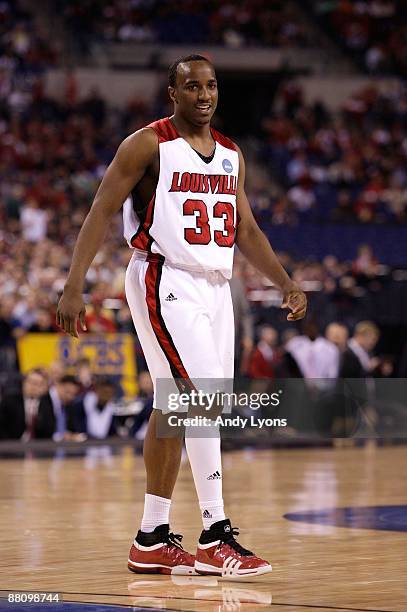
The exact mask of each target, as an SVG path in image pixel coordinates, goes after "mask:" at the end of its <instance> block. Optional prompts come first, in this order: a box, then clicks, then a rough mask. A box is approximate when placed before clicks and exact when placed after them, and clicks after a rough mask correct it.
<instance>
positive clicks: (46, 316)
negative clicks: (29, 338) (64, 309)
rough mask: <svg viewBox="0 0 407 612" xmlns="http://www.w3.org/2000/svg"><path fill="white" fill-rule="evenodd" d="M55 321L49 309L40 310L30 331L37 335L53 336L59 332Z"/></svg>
mask: <svg viewBox="0 0 407 612" xmlns="http://www.w3.org/2000/svg"><path fill="white" fill-rule="evenodd" d="M53 321H54V319H53V317H52V316H51V313H50V311H49V310H48V309H47V308H38V309H37V311H36V313H35V321H34V323H33V324H32V325H31V327H30V329H29V330H28V331H29V332H31V333H36V334H52V333H55V332H56V331H57V328H56V326H55V325H54V322H53Z"/></svg>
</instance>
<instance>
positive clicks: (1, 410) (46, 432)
mask: <svg viewBox="0 0 407 612" xmlns="http://www.w3.org/2000/svg"><path fill="white" fill-rule="evenodd" d="M54 430H55V415H54V411H53V405H52V401H51V398H50V396H49V394H48V378H47V374H46V372H45V371H44V370H41V369H39V368H35V369H32V370H30V371H29V372H27V374H26V375H25V376H24V380H23V384H22V392H21V393H18V394H15V395H5V396H4V397H3V399H2V400H1V402H0V438H1V439H9V440H20V439H21V440H23V441H28V440H33V439H39V438H48V439H51V438H52V435H53V433H54Z"/></svg>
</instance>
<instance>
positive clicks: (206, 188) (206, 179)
mask: <svg viewBox="0 0 407 612" xmlns="http://www.w3.org/2000/svg"><path fill="white" fill-rule="evenodd" d="M236 190H237V177H236V176H233V175H230V174H199V173H198V172H183V173H182V174H181V173H180V172H174V173H173V175H172V183H171V189H169V191H182V192H183V193H185V192H187V191H191V192H192V193H217V194H223V195H236Z"/></svg>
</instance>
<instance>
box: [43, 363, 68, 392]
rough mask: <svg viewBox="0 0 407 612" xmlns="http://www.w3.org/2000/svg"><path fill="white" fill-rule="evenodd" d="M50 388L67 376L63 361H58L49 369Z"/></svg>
mask: <svg viewBox="0 0 407 612" xmlns="http://www.w3.org/2000/svg"><path fill="white" fill-rule="evenodd" d="M47 374H48V380H49V386H50V387H53V386H54V385H55V384H56V383H57V382H59V381H60V380H61V378H62V377H63V376H64V375H65V364H64V363H63V361H60V360H59V359H56V360H55V361H53V362H52V363H51V364H50V365H49V366H48V369H47Z"/></svg>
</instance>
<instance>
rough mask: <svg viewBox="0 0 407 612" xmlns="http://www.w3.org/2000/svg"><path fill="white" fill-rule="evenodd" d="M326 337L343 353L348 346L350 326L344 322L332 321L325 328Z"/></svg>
mask: <svg viewBox="0 0 407 612" xmlns="http://www.w3.org/2000/svg"><path fill="white" fill-rule="evenodd" d="M325 338H326V339H327V340H329V342H332V344H334V345H335V346H336V347H337V349H338V350H339V353H343V352H344V351H346V349H347V346H348V338H349V332H348V328H347V327H346V325H343V324H342V323H337V322H333V323H330V324H329V325H328V326H327V328H326V330H325Z"/></svg>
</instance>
